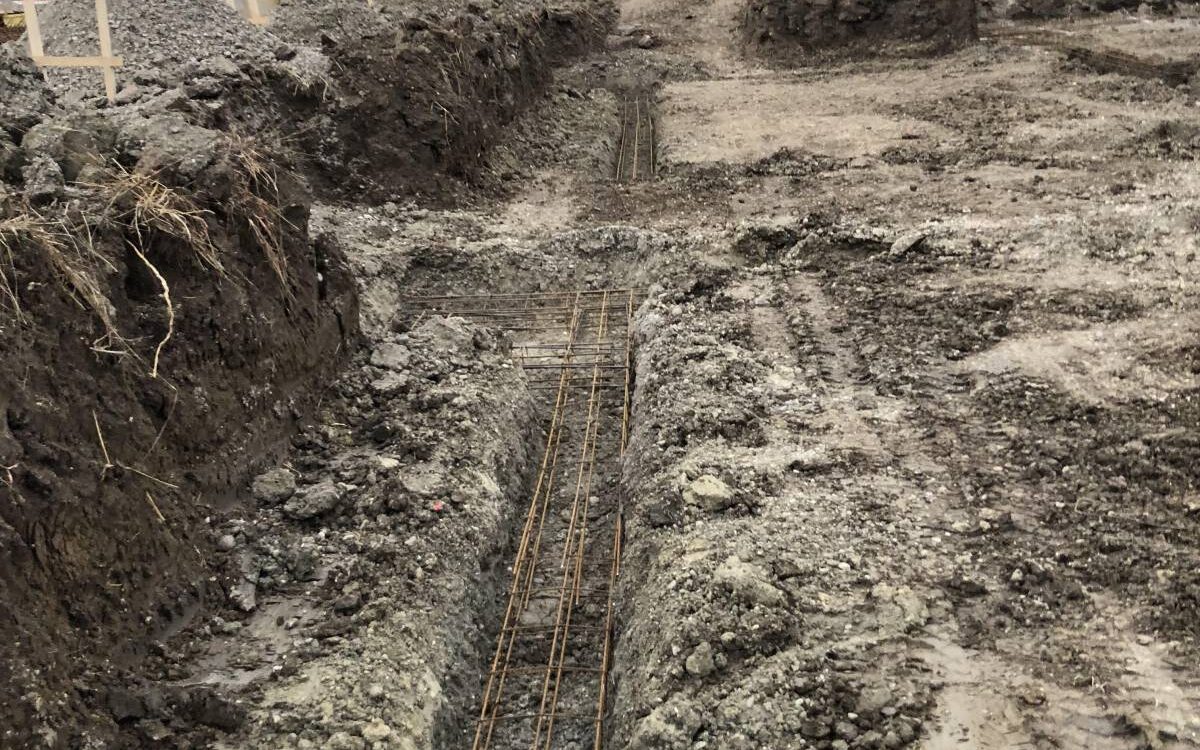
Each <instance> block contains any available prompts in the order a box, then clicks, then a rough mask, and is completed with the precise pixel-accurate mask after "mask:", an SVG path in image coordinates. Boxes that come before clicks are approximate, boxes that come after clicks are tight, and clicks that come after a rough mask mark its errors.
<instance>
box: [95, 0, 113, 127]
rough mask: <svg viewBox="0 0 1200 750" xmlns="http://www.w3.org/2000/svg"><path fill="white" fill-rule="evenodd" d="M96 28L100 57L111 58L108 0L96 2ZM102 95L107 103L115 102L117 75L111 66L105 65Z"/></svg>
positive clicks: (97, 0)
mask: <svg viewBox="0 0 1200 750" xmlns="http://www.w3.org/2000/svg"><path fill="white" fill-rule="evenodd" d="M96 26H97V28H98V30H99V32H100V56H101V57H112V56H113V53H112V36H111V35H110V32H109V29H108V0H96ZM101 70H103V71H104V93H105V94H107V95H108V103H109V104H113V103H115V102H116V100H117V74H116V71H115V70H114V68H113V67H112V66H111V65H105V66H104V67H103V68H101Z"/></svg>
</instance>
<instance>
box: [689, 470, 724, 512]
mask: <svg viewBox="0 0 1200 750" xmlns="http://www.w3.org/2000/svg"><path fill="white" fill-rule="evenodd" d="M683 501H684V502H685V503H687V504H688V505H695V506H697V507H699V508H703V509H704V510H706V511H709V512H710V513H717V512H719V511H722V510H725V509H726V508H728V507H729V506H731V505H733V503H734V499H733V490H732V489H730V487H729V485H727V484H725V483H724V482H722V481H721V480H720V479H717V478H716V477H714V476H713V475H711V474H703V475H701V476H699V477H696V478H695V479H694V480H692V481H691V482H690V483H688V485H687V486H686V487H684V488H683Z"/></svg>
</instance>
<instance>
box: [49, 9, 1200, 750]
mask: <svg viewBox="0 0 1200 750" xmlns="http://www.w3.org/2000/svg"><path fill="white" fill-rule="evenodd" d="M620 11H621V16H620V20H619V22H618V23H619V25H618V26H617V27H616V28H615V29H614V30H613V31H612V33H611V34H610V35H609V37H608V41H607V44H606V46H605V48H604V49H602V50H599V51H596V52H594V53H592V54H590V55H588V56H586V57H584V58H582V59H579V60H578V61H577V62H575V63H573V64H571V65H569V66H567V67H563V68H560V69H558V70H556V71H555V75H554V80H553V83H552V84H551V85H550V90H549V92H548V93H547V94H546V96H545V97H544V98H543V99H541V100H539V101H537V102H536V103H535V104H534V105H533V106H531V107H530V108H529V109H527V110H526V111H525V112H524V114H522V115H521V116H520V117H519V118H518V119H517V120H516V121H515V122H513V123H511V124H510V125H509V126H508V127H507V129H506V130H505V132H504V135H503V137H502V138H501V139H500V140H499V143H498V144H497V145H496V146H495V147H494V148H493V149H492V150H491V151H489V153H488V156H487V158H486V165H487V167H486V174H485V175H484V176H483V177H482V178H481V180H480V184H481V185H482V187H478V189H473V188H471V189H469V188H462V189H461V190H459V191H457V192H456V193H455V194H454V195H453V196H450V197H447V196H444V195H443V196H440V197H438V198H437V199H433V200H410V199H408V198H405V199H397V200H395V201H391V202H383V203H381V204H371V205H367V204H365V203H357V202H354V201H353V200H344V201H339V202H333V201H331V202H327V203H323V204H318V205H314V207H313V212H312V217H311V221H310V227H309V232H310V234H311V235H312V236H314V237H329V238H332V239H331V240H330V241H331V242H334V241H335V242H336V243H337V245H338V246H339V247H340V248H341V249H342V250H343V251H344V252H345V254H346V257H347V260H348V264H349V267H350V268H349V271H350V273H351V274H352V276H353V277H354V278H355V279H357V285H358V289H359V298H360V304H361V321H362V343H361V346H360V347H359V348H358V349H357V350H356V353H354V354H353V355H351V358H350V361H349V363H348V364H347V365H346V367H345V368H344V369H343V370H342V374H341V375H340V376H338V378H337V379H336V380H334V381H333V382H330V383H328V384H323V385H322V386H321V388H320V389H319V399H318V406H317V410H316V416H315V417H314V418H313V419H312V420H309V421H308V423H306V426H304V427H303V429H302V430H301V431H300V434H299V436H297V437H296V438H295V439H294V440H292V442H291V445H290V447H289V448H288V449H287V451H286V452H285V453H286V455H285V457H284V458H283V459H282V460H279V461H278V462H275V465H274V466H272V467H269V470H265V471H263V472H262V473H260V474H259V476H257V478H255V479H254V480H253V483H252V484H251V485H250V486H249V487H247V488H246V489H245V490H244V492H242V493H241V499H240V501H238V502H232V503H229V504H227V505H225V506H222V507H221V508H219V509H218V510H216V511H214V512H213V513H212V514H211V516H209V517H207V518H206V523H207V524H208V529H207V530H206V532H205V533H210V534H211V536H212V537H213V539H215V540H218V541H217V546H218V547H219V549H220V552H219V554H220V555H221V556H222V557H221V560H222V561H223V562H222V563H221V564H223V565H225V566H227V567H228V568H229V569H231V570H234V571H235V572H236V576H237V577H239V583H238V585H237V586H235V587H234V590H233V596H232V597H231V599H230V601H229V603H228V605H227V606H226V607H225V608H224V609H219V610H217V611H215V612H214V611H207V610H206V611H204V612H202V613H200V614H196V613H192V614H191V615H189V616H187V617H181V618H180V621H179V623H180V624H179V627H178V628H177V629H176V630H175V631H173V632H166V633H160V634H159V635H158V637H156V638H155V639H154V646H153V647H152V648H150V649H149V650H148V653H146V654H145V655H144V657H143V658H141V659H139V660H138V662H137V664H136V665H135V666H130V667H129V668H128V669H122V670H120V674H121V679H122V680H124V683H123V686H122V687H120V688H114V689H113V690H112V691H111V693H110V694H109V695H108V696H107V697H106V698H104V699H103V700H100V701H98V703H99V704H100V705H104V706H106V707H107V710H110V711H111V712H112V716H113V719H114V720H115V721H116V723H117V725H118V727H119V733H118V740H117V742H118V743H124V745H123V746H128V747H180V748H183V747H215V748H227V749H229V750H233V749H235V748H236V749H239V750H240V749H241V748H262V749H263V750H266V749H267V748H270V749H272V750H275V749H276V748H296V749H300V748H329V749H330V750H368V749H369V750H383V749H385V748H388V749H390V748H395V749H397V750H400V749H402V750H409V749H410V748H471V749H472V750H482V748H497V749H500V748H504V749H508V748H518V747H521V748H526V747H532V748H535V749H536V748H544V749H545V750H551V749H554V748H577V749H581V748H596V750H600V748H611V749H614V750H615V749H617V748H620V749H622V750H652V749H653V750H668V749H672V750H673V749H678V750H683V749H684V748H693V749H695V750H699V749H700V748H708V749H709V750H752V749H762V748H772V749H773V750H774V749H778V750H790V749H791V748H828V749H830V750H844V749H847V748H901V747H919V748H929V749H930V750H942V749H945V748H980V749H993V748H995V749H999V748H1039V749H1040V748H1047V749H1048V748H1079V749H1083V748H1087V749H1090V750H1109V749H1110V748H1111V749H1113V750H1116V749H1122V750H1125V749H1128V750H1134V749H1136V748H1169V749H1172V750H1174V749H1178V748H1198V747H1200V544H1198V539H1200V488H1198V480H1200V432H1198V430H1197V426H1198V424H1200V295H1197V288H1198V284H1200V261H1197V252H1198V251H1200V171H1197V168H1196V159H1197V156H1200V89H1198V88H1197V87H1196V86H1197V84H1196V83H1194V82H1193V83H1191V84H1179V85H1177V84H1173V83H1166V82H1163V81H1161V80H1157V79H1154V78H1145V77H1138V76H1132V75H1123V74H1121V73H1115V72H1102V71H1098V70H1096V69H1094V68H1092V67H1088V66H1087V65H1085V64H1084V63H1083V62H1081V61H1079V60H1077V59H1069V58H1068V56H1067V55H1066V54H1065V53H1064V51H1063V50H1062V48H1061V47H1060V46H1055V45H1054V44H1047V43H1044V42H1043V41H1039V40H1040V39H1041V37H1039V36H1038V33H1039V32H1041V31H1044V30H1045V29H1047V28H1053V29H1055V30H1057V31H1056V33H1058V32H1061V31H1063V30H1065V31H1067V32H1069V33H1070V34H1071V35H1072V38H1073V39H1074V40H1075V41H1074V42H1073V43H1081V44H1090V45H1092V46H1093V47H1096V48H1107V49H1115V50H1123V51H1125V52H1128V53H1136V54H1137V55H1141V56H1143V57H1146V58H1147V59H1150V58H1152V57H1153V56H1155V55H1157V56H1158V57H1161V58H1163V59H1168V58H1170V59H1179V58H1181V57H1182V55H1181V52H1180V50H1186V49H1192V50H1195V49H1197V48H1200V22H1197V21H1196V20H1195V19H1188V18H1173V19H1157V20H1153V19H1149V20H1148V19H1140V18H1137V17H1133V16H1124V15H1121V16H1111V17H1104V18H1102V19H1099V20H1092V21H1088V22H1086V23H1081V24H1080V25H1078V26H1072V25H1071V24H1066V23H1061V22H1055V23H1054V24H1046V25H1043V26H1038V25H1029V26H1022V27H1019V28H1014V27H1013V26H1012V25H1011V24H1009V25H1006V26H1003V27H999V26H996V27H987V26H985V27H984V28H982V29H981V35H982V37H983V38H982V40H981V41H979V42H978V43H973V44H970V45H968V46H966V47H964V48H962V49H959V50H957V51H954V52H950V53H948V54H946V55H943V56H939V57H928V58H898V59H897V58H887V57H884V58H873V59H864V60H850V61H840V62H836V63H828V64H822V65H812V66H793V65H789V66H782V65H779V64H777V63H775V62H774V61H772V60H770V59H767V58H763V57H757V56H753V55H748V54H746V53H745V52H744V51H743V50H742V48H741V43H740V36H739V33H738V13H739V11H740V4H739V3H738V2H736V1H735V0H703V2H689V1H687V0H623V2H622V3H621V7H620ZM1080 39H1083V41H1079V40H1080ZM1195 80H1196V79H1193V81H1195ZM501 676H502V678H503V679H501ZM501 683H502V684H501ZM180 690H185V691H189V692H188V693H187V694H188V696H189V697H188V699H187V702H186V703H187V706H186V710H184V709H182V708H179V705H178V704H179V701H178V700H177V699H176V698H173V697H172V696H174V695H177V694H178V691H180ZM164 705H170V706H174V708H172V709H171V710H166V709H164V708H163V706H164ZM85 734H86V733H85ZM57 739H58V738H57V737H56V738H55V741H57ZM85 740H86V737H85ZM47 744H50V743H49V741H48V743H47ZM80 746H87V745H86V744H82V745H80ZM118 746H122V745H120V744H118Z"/></svg>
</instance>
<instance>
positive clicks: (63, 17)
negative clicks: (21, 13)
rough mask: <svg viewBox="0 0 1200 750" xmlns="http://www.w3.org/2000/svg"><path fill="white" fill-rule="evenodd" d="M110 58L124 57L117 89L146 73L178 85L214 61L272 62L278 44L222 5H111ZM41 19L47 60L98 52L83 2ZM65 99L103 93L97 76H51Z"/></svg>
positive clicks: (53, 8)
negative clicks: (69, 94) (196, 67)
mask: <svg viewBox="0 0 1200 750" xmlns="http://www.w3.org/2000/svg"><path fill="white" fill-rule="evenodd" d="M108 10H109V22H110V26H111V29H112V40H113V52H114V53H115V54H116V55H119V56H121V57H123V58H124V62H125V64H124V66H123V67H122V68H121V69H120V70H119V71H118V74H117V75H118V87H120V85H121V84H122V83H124V82H126V81H128V80H131V79H133V78H137V77H140V76H141V74H142V72H143V71H145V72H147V73H149V74H151V75H152V76H153V77H154V78H156V79H158V80H163V81H166V82H168V83H175V82H177V80H178V79H181V78H182V76H183V74H184V71H185V69H186V68H187V67H188V66H191V65H194V64H196V63H197V62H200V61H204V60H208V59H210V58H226V59H228V60H231V61H234V62H236V63H239V64H244V63H251V62H256V61H268V60H273V59H274V56H275V50H276V49H277V48H278V47H279V46H280V45H279V42H278V40H276V39H275V37H273V36H272V35H271V34H270V33H268V32H266V31H264V30H262V29H260V28H258V27H256V26H254V25H252V24H250V23H249V22H247V21H246V20H244V19H243V18H241V16H239V15H238V14H237V12H236V11H234V10H233V9H232V8H230V7H229V6H228V5H226V4H225V3H224V2H222V0H110V2H109V9H108ZM39 17H40V20H41V26H42V35H43V36H44V37H45V47H46V52H47V54H52V55H92V54H98V53H99V37H98V30H97V26H96V13H95V8H94V6H93V5H92V4H91V3H85V2H78V1H77V2H57V3H52V4H50V5H47V6H45V8H44V9H43V10H41V11H40V13H39ZM49 80H50V84H51V86H52V87H53V88H54V89H55V90H56V91H57V92H59V93H60V94H66V93H67V92H69V91H71V90H72V89H78V93H77V94H76V95H81V94H82V95H86V94H87V89H88V88H89V87H94V88H93V89H92V90H93V91H95V92H99V91H100V83H99V80H100V77H99V73H97V72H96V71H95V70H90V69H87V68H84V69H73V68H61V69H56V70H52V71H51V72H50V75H49Z"/></svg>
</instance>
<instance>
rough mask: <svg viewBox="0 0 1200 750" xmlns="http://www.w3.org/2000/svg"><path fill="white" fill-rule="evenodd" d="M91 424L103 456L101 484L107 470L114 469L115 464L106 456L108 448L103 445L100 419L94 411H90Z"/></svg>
mask: <svg viewBox="0 0 1200 750" xmlns="http://www.w3.org/2000/svg"><path fill="white" fill-rule="evenodd" d="M92 424H94V425H96V438H97V439H98V440H99V441H100V452H101V453H102V454H104V468H102V469H100V481H101V482H103V481H104V477H105V476H107V475H108V470H109V469H115V468H116V464H114V463H113V462H112V459H111V458H109V456H108V446H107V445H105V444H104V432H103V431H102V430H101V429H100V418H99V417H97V416H96V410H95V409H92Z"/></svg>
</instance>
